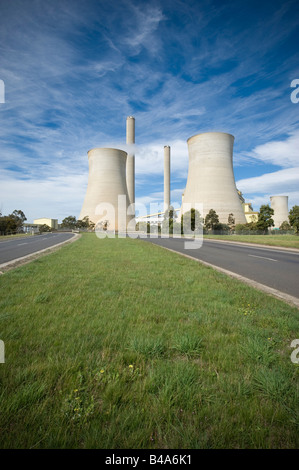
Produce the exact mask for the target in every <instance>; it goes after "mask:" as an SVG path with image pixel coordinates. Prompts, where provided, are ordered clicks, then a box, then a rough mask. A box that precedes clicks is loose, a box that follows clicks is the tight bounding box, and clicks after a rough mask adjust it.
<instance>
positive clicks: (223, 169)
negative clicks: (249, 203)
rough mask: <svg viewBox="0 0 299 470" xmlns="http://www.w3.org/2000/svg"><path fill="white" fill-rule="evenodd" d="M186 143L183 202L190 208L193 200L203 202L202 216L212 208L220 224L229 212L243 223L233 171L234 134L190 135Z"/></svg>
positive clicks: (225, 220)
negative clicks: (186, 158)
mask: <svg viewBox="0 0 299 470" xmlns="http://www.w3.org/2000/svg"><path fill="white" fill-rule="evenodd" d="M187 143H188V152H189V169H188V179H187V185H186V189H185V194H184V203H189V204H190V203H191V207H193V208H195V206H194V204H195V203H199V204H203V214H201V216H203V217H206V215H207V213H208V212H209V211H210V209H214V210H215V211H216V213H217V214H218V216H219V222H220V223H222V224H227V222H228V216H229V214H231V213H232V214H233V217H234V219H235V223H236V224H246V218H245V214H244V211H243V208H242V205H241V201H240V199H239V195H238V192H237V188H236V183H235V177H234V170H233V145H234V136H233V135H231V134H226V133H224V132H204V133H203V134H197V135H194V136H193V137H190V139H188V140H187ZM182 213H183V212H182Z"/></svg>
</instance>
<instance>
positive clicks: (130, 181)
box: [126, 116, 135, 217]
mask: <svg viewBox="0 0 299 470" xmlns="http://www.w3.org/2000/svg"><path fill="white" fill-rule="evenodd" d="M126 143H127V144H128V145H132V146H133V144H135V118H134V117H133V116H128V117H127V123H126ZM132 151H133V148H132V150H129V151H128V156H127V165H126V179H127V188H128V196H129V204H135V155H134V154H133V153H131V152H132ZM134 215H135V208H134ZM134 215H133V217H134Z"/></svg>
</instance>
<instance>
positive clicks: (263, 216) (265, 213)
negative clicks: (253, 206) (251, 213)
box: [256, 204, 274, 234]
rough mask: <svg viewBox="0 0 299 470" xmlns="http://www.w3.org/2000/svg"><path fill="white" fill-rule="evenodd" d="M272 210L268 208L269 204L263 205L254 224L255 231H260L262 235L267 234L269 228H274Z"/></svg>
mask: <svg viewBox="0 0 299 470" xmlns="http://www.w3.org/2000/svg"><path fill="white" fill-rule="evenodd" d="M273 214H274V210H273V209H272V208H271V207H270V206H269V204H264V205H262V206H261V207H260V211H259V215H258V221H257V223H256V228H257V230H261V231H262V232H263V233H264V234H267V233H268V229H269V227H273V226H274V220H273V219H272V215H273Z"/></svg>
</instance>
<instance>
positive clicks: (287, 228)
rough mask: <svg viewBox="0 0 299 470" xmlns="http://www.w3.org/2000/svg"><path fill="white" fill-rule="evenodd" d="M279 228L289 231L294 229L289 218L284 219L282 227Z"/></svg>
mask: <svg viewBox="0 0 299 470" xmlns="http://www.w3.org/2000/svg"><path fill="white" fill-rule="evenodd" d="M279 230H284V231H286V232H287V231H289V230H292V227H291V225H290V224H289V222H288V221H287V220H284V221H283V222H282V223H281V224H280V227H279Z"/></svg>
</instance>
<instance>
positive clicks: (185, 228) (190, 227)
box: [181, 208, 203, 235]
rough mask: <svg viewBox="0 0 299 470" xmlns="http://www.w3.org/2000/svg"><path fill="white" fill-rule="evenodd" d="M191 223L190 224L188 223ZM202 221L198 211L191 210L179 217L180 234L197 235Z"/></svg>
mask: <svg viewBox="0 0 299 470" xmlns="http://www.w3.org/2000/svg"><path fill="white" fill-rule="evenodd" d="M190 222H191V223H190ZM202 226H203V219H202V218H201V216H200V213H199V211H198V210H196V209H193V208H191V209H190V210H189V211H187V212H185V213H184V214H182V216H181V229H182V233H184V234H185V235H186V234H188V233H189V234H190V233H192V232H193V233H199V232H200V231H201V230H202Z"/></svg>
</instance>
